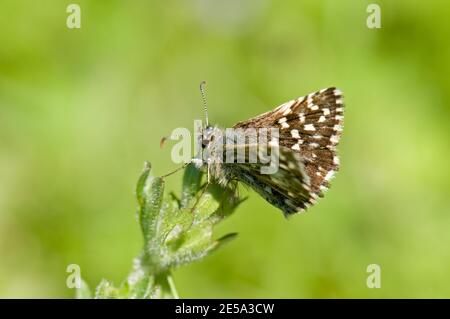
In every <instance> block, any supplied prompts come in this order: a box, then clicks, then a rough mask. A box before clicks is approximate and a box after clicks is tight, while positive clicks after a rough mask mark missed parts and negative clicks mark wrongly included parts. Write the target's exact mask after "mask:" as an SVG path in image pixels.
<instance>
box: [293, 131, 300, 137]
mask: <svg viewBox="0 0 450 319" xmlns="http://www.w3.org/2000/svg"><path fill="white" fill-rule="evenodd" d="M291 135H292V137H293V138H300V134H299V132H298V130H295V129H294V130H292V131H291Z"/></svg>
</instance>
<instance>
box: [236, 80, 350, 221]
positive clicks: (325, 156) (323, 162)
mask: <svg viewBox="0 0 450 319" xmlns="http://www.w3.org/2000/svg"><path fill="white" fill-rule="evenodd" d="M343 109H344V104H343V97H342V93H341V91H339V90H338V89H336V88H333V87H332V88H327V89H323V90H320V91H317V92H315V93H311V94H309V95H307V96H304V97H300V98H298V99H295V100H291V101H289V102H286V103H284V104H282V105H280V106H279V107H277V108H275V109H274V110H273V111H270V112H267V113H264V114H261V115H259V116H257V117H254V118H251V119H249V120H247V121H243V122H239V123H237V124H236V125H235V126H234V127H233V128H236V129H237V128H240V129H247V128H270V127H277V128H279V145H280V150H281V149H282V148H283V149H287V150H288V151H285V150H284V151H283V153H285V154H287V153H293V154H296V155H295V156H294V155H292V156H291V155H286V158H287V159H289V160H292V161H296V163H297V164H298V165H299V167H301V169H302V171H303V172H304V174H306V175H307V177H308V184H307V186H308V188H309V190H308V192H309V197H308V200H305V198H304V197H303V193H302V194H299V195H298V196H299V199H298V200H295V198H292V196H291V197H289V196H287V195H286V193H282V192H289V190H290V189H289V188H288V189H284V188H281V189H278V188H277V196H278V197H280V196H284V197H285V198H284V199H288V200H290V201H293V200H294V203H296V205H297V206H298V207H300V208H302V209H304V208H305V207H306V206H308V205H309V204H311V203H312V202H314V200H315V198H317V197H323V190H325V189H327V188H328V187H329V181H330V179H331V178H332V177H333V175H334V173H335V172H336V171H337V170H338V169H339V158H338V156H337V154H336V146H337V145H338V143H339V140H340V137H341V132H342V125H343V119H344V116H343ZM280 154H281V152H280ZM281 162H282V160H281V158H280V165H281ZM289 163H290V162H287V163H285V164H289ZM291 165H292V164H291ZM250 170H251V169H250ZM251 172H252V174H253V175H252V176H253V177H254V176H255V174H256V172H253V171H252V170H251ZM260 175H261V174H260ZM279 177H280V178H279ZM281 177H282V178H281ZM259 178H262V177H257V178H256V179H257V180H258V181H259ZM295 178H299V176H298V175H296V174H294V171H292V170H283V169H281V170H280V175H277V176H276V177H273V179H272V182H271V185H272V186H273V184H275V183H278V182H280V183H282V182H283V181H285V180H287V179H295ZM263 179H264V180H265V182H267V181H268V178H267V177H265V178H263ZM279 179H282V180H281V181H280V180H279ZM301 182H306V179H305V178H303V179H301ZM285 183H286V182H285ZM251 186H252V187H253V188H255V190H257V191H258V192H259V193H260V194H261V195H262V196H263V197H264V198H266V199H267V197H269V198H270V195H269V194H266V193H264V192H263V191H261V189H260V188H261V187H262V184H261V185H259V183H258V185H257V186H254V185H251ZM263 189H264V188H263ZM291 192H292V191H291ZM296 196H297V195H296ZM272 201H275V200H274V199H272ZM277 203H278V201H277ZM301 203H303V204H304V205H301ZM308 203H309V204H308ZM272 204H273V203H272ZM274 205H275V206H277V207H280V208H281V209H282V210H283V211H285V212H287V211H289V210H286V209H285V206H284V205H276V204H274ZM300 210H301V209H300Z"/></svg>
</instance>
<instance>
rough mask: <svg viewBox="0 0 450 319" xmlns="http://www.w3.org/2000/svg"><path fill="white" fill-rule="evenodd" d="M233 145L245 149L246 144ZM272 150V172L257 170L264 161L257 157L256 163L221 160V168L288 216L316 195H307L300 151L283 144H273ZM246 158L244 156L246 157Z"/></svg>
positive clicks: (307, 183)
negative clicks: (275, 161)
mask: <svg viewBox="0 0 450 319" xmlns="http://www.w3.org/2000/svg"><path fill="white" fill-rule="evenodd" d="M234 147H235V148H240V147H244V148H246V150H247V151H248V145H237V146H234ZM260 150H261V149H260ZM274 150H275V148H274V147H271V148H270V151H266V150H263V153H264V154H268V153H270V152H273V151H274ZM276 151H277V152H278V153H277V154H278V165H277V166H278V168H277V170H276V172H275V173H273V174H262V173H261V168H262V167H263V166H266V165H268V164H262V163H261V161H260V160H258V161H257V163H249V162H248V161H246V162H245V163H233V164H224V168H225V170H226V172H227V174H228V175H229V176H231V177H234V178H236V179H238V180H239V181H242V182H243V183H245V184H247V185H248V186H250V187H251V188H253V189H254V190H255V191H256V192H257V193H259V194H260V195H261V196H262V197H263V198H264V199H265V200H267V201H268V202H269V203H270V204H272V205H274V206H275V207H278V208H279V209H281V210H282V211H283V213H284V215H285V216H289V215H291V214H294V213H297V212H300V211H304V210H305V209H306V208H307V207H309V206H311V205H312V204H314V203H315V198H316V197H315V195H314V194H312V195H311V192H310V187H309V184H310V180H309V176H308V175H307V174H306V172H305V167H304V165H303V162H302V160H301V157H300V154H298V153H296V152H292V150H290V149H288V148H286V147H276ZM246 154H248V152H247V153H246ZM246 159H247V160H248V157H247V158H246ZM266 167H267V166H266Z"/></svg>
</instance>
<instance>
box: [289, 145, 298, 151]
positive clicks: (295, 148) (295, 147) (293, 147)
mask: <svg viewBox="0 0 450 319" xmlns="http://www.w3.org/2000/svg"><path fill="white" fill-rule="evenodd" d="M291 148H292V149H293V150H296V151H300V145H299V144H298V143H297V144H294V145H293V146H292V147H291Z"/></svg>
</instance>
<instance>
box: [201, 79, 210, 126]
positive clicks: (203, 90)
mask: <svg viewBox="0 0 450 319" xmlns="http://www.w3.org/2000/svg"><path fill="white" fill-rule="evenodd" d="M205 87H206V81H202V83H200V93H201V94H202V100H203V108H204V109H205V119H206V126H209V121H208V104H207V102H206V93H205Z"/></svg>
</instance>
